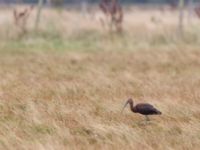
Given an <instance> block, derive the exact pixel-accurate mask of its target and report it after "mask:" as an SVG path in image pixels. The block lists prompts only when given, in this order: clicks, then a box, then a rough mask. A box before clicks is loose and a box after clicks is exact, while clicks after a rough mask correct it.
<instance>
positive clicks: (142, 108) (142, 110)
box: [122, 98, 162, 120]
mask: <svg viewBox="0 0 200 150" xmlns="http://www.w3.org/2000/svg"><path fill="white" fill-rule="evenodd" d="M127 104H129V105H130V109H131V111H132V112H134V113H139V114H142V115H145V116H146V119H147V120H149V119H148V115H161V114H162V113H161V112H160V111H159V110H157V109H156V108H155V107H154V106H153V105H151V104H148V103H139V104H137V105H135V106H134V105H133V100H132V99H131V98H130V99H128V100H127V102H126V104H125V105H124V107H123V109H124V108H125V107H126V105H127ZM122 111H123V110H122Z"/></svg>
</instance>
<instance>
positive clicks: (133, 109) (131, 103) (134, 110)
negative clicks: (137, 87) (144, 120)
mask: <svg viewBox="0 0 200 150" xmlns="http://www.w3.org/2000/svg"><path fill="white" fill-rule="evenodd" d="M129 104H130V109H131V111H132V112H136V109H135V107H134V105H133V102H130V103H129Z"/></svg>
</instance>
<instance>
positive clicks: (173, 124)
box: [0, 8, 200, 150]
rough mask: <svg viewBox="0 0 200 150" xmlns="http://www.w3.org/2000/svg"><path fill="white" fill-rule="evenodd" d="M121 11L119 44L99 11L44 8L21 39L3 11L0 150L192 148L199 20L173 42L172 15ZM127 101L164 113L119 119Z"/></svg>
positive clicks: (197, 133)
mask: <svg viewBox="0 0 200 150" xmlns="http://www.w3.org/2000/svg"><path fill="white" fill-rule="evenodd" d="M125 13H126V15H125V16H126V18H125V23H124V28H125V31H124V34H123V35H122V36H119V35H115V34H113V35H109V34H108V33H107V32H106V31H105V30H103V29H102V27H101V25H100V24H99V21H98V13H96V14H94V15H88V16H82V15H81V14H80V13H79V12H76V11H67V10H65V11H60V10H48V9H45V10H44V11H43V19H42V21H41V24H40V25H41V26H40V29H39V32H38V33H37V34H36V33H34V31H33V23H32V22H34V21H32V20H33V19H34V16H35V12H33V14H32V20H30V22H29V24H28V30H29V31H28V33H27V35H24V36H22V37H21V36H19V35H18V31H17V29H16V28H15V27H14V25H13V24H12V19H13V18H12V9H11V8H6V9H1V10H0V25H1V28H0V33H1V34H0V149H2V150H13V149H16V150H35V149H37V150H66V149H69V150H79V149H80V150H82V149H87V150H92V149H96V150H99V149H103V150H110V149H113V150H122V149H139V150H140V149H145V150H165V149H167V150H198V149H199V147H200V89H199V87H200V51H199V49H200V35H199V33H200V27H198V26H199V25H198V24H200V21H198V20H197V18H195V17H194V18H193V21H191V22H190V23H191V24H190V26H189V25H188V24H187V23H186V31H185V35H183V37H179V36H178V35H177V33H176V21H177V20H176V17H177V13H176V12H174V13H171V12H164V14H161V12H159V11H158V10H146V11H142V10H139V9H136V8H135V9H134V8H133V9H131V10H129V11H127V12H125ZM162 13H163V12H162ZM129 97H132V98H133V99H134V101H135V103H139V102H148V103H151V104H153V105H154V106H155V107H157V108H158V109H159V110H161V111H162V113H163V114H162V115H161V116H153V117H151V121H150V122H149V123H148V124H144V122H143V121H144V117H143V116H141V115H138V114H133V113H132V112H130V110H129V109H128V108H127V109H126V110H125V112H124V113H123V114H121V109H122V107H123V105H124V103H125V100H127V99H128V98H129Z"/></svg>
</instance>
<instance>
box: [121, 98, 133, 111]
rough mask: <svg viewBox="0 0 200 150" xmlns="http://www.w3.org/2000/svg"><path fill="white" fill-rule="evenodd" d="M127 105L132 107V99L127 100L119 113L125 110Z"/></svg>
mask: <svg viewBox="0 0 200 150" xmlns="http://www.w3.org/2000/svg"><path fill="white" fill-rule="evenodd" d="M128 104H131V105H133V99H132V98H129V99H128V100H127V101H126V103H125V105H124V107H123V108H122V111H121V113H122V112H123V111H124V108H125V107H126V106H127V105H128Z"/></svg>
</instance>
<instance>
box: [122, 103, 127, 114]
mask: <svg viewBox="0 0 200 150" xmlns="http://www.w3.org/2000/svg"><path fill="white" fill-rule="evenodd" d="M127 104H128V101H127V102H126V103H125V105H124V106H123V108H122V111H121V113H123V111H124V108H125V107H126V106H127Z"/></svg>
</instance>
